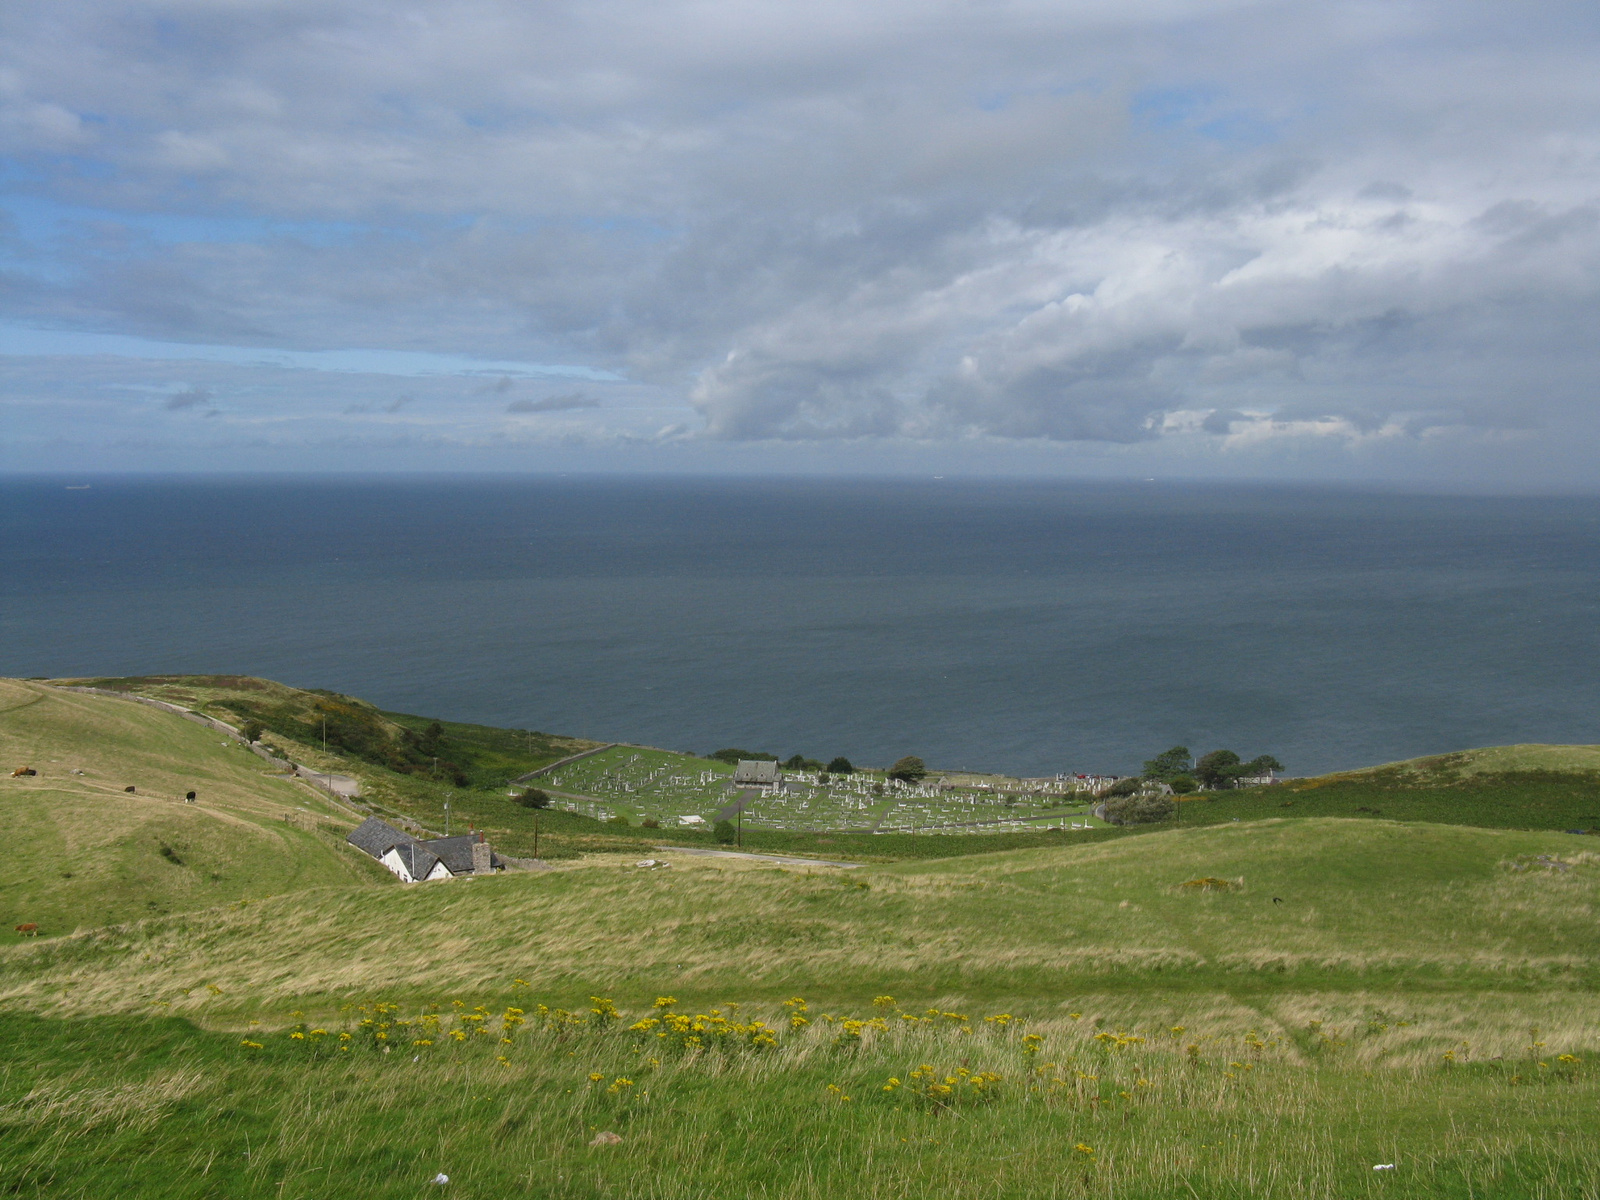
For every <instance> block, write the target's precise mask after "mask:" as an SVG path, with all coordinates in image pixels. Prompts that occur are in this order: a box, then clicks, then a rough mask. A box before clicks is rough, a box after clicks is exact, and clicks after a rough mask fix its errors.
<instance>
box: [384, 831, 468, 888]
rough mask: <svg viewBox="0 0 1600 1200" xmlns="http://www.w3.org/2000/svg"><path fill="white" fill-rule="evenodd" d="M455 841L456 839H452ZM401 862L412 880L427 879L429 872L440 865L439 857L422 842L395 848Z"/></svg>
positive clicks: (407, 843) (408, 843) (409, 843)
mask: <svg viewBox="0 0 1600 1200" xmlns="http://www.w3.org/2000/svg"><path fill="white" fill-rule="evenodd" d="M452 840H454V839H452ZM394 851H395V853H396V854H398V855H399V856H400V861H401V862H402V863H404V864H405V868H406V871H407V873H408V874H410V876H411V878H412V879H426V878H427V877H428V872H429V871H431V870H433V869H434V867H436V866H438V865H439V856H438V855H437V854H435V853H434V852H433V851H431V850H429V849H428V848H427V846H426V845H425V844H423V843H422V842H409V841H408V842H406V844H405V845H403V846H396V847H394Z"/></svg>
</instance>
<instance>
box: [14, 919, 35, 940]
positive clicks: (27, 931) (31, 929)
mask: <svg viewBox="0 0 1600 1200" xmlns="http://www.w3.org/2000/svg"><path fill="white" fill-rule="evenodd" d="M17 932H18V933H20V934H21V935H22V936H23V937H38V936H39V927H38V926H37V925H35V924H34V923H33V922H32V921H29V922H28V923H27V924H26V925H18V926H17Z"/></svg>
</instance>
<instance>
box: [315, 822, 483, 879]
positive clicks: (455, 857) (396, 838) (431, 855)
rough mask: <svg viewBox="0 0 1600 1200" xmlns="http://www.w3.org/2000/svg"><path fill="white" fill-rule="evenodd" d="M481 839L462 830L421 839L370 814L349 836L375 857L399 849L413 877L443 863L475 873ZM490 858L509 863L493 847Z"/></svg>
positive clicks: (463, 872) (460, 871)
mask: <svg viewBox="0 0 1600 1200" xmlns="http://www.w3.org/2000/svg"><path fill="white" fill-rule="evenodd" d="M477 840H478V835H477V834H475V833H460V834H457V835H456V836H455V837H448V838H433V839H432V840H430V841H418V840H417V839H416V838H414V837H412V836H411V835H410V834H409V833H406V832H405V831H404V830H401V829H396V828H395V827H394V826H393V825H390V824H389V823H388V822H386V821H380V820H379V819H378V818H377V817H368V818H367V819H366V820H365V821H363V822H361V824H359V825H357V826H356V827H355V828H354V829H352V830H351V831H350V834H349V836H348V837H346V838H345V841H347V842H349V843H350V844H351V845H352V846H355V847H356V848H357V849H360V850H365V851H366V852H367V853H368V854H370V855H372V857H373V858H382V857H383V856H384V855H385V854H387V853H389V851H391V850H397V851H399V853H400V861H401V862H403V863H404V864H405V867H406V870H407V871H408V872H409V873H410V875H411V878H413V879H426V878H427V876H428V872H429V871H431V870H433V868H434V867H435V866H437V865H438V864H439V863H441V862H442V863H444V865H445V869H446V870H448V871H449V872H450V874H452V875H470V874H472V843H473V842H475V841H477ZM489 860H490V862H491V863H493V865H494V866H495V867H504V866H505V860H504V859H502V858H501V857H500V856H499V855H498V854H496V853H495V852H494V851H493V850H490V851H489Z"/></svg>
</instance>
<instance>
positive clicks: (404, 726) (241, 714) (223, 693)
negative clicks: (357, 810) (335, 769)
mask: <svg viewBox="0 0 1600 1200" xmlns="http://www.w3.org/2000/svg"><path fill="white" fill-rule="evenodd" d="M55 682H57V683H63V684H75V685H80V686H85V687H98V688H106V689H108V690H110V691H120V692H128V693H130V694H134V695H140V696H148V697H150V698H152V699H156V700H165V701H167V702H168V703H170V704H177V705H180V706H182V707H184V708H188V709H192V710H193V711H195V712H200V713H205V714H206V715H208V716H213V717H216V718H218V719H219V720H223V721H227V722H228V723H229V724H231V725H235V726H242V725H244V724H245V723H246V722H249V721H255V722H257V723H259V724H260V725H261V726H262V728H263V729H264V730H265V731H266V735H267V736H266V740H267V741H268V742H269V743H270V742H274V741H276V742H278V743H281V744H283V745H284V746H285V747H286V748H292V749H291V755H292V756H294V757H295V761H297V762H299V761H307V760H308V758H309V757H310V755H312V754H318V753H320V752H322V751H323V749H324V747H325V748H326V750H327V751H328V752H331V753H332V754H333V755H335V756H341V757H344V758H346V759H349V760H351V761H352V762H353V763H355V764H359V765H360V766H363V767H367V768H376V769H377V770H379V771H380V772H383V773H385V774H389V775H395V776H401V777H411V778H416V779H420V780H426V781H428V782H442V783H443V784H445V785H448V786H450V787H455V788H469V789H473V788H491V789H492V788H500V787H502V786H503V784H504V783H505V781H506V780H507V779H508V778H511V777H512V776H515V775H521V774H524V773H525V772H528V771H531V770H534V769H536V768H538V767H542V766H545V765H546V764H548V763H551V762H554V761H556V760H557V759H559V758H562V757H564V756H566V755H568V754H573V753H575V752H577V751H579V750H584V749H588V748H590V747H592V746H595V745H597V744H598V743H596V742H587V741H584V740H582V739H579V738H564V737H558V736H556V735H553V734H546V733H540V732H538V731H535V730H524V729H494V728H491V727H489V726H484V725H468V724H461V723H459V722H444V721H436V720H433V719H431V718H428V717H414V716H410V715H408V714H405V713H386V712H382V711H380V710H379V709H378V708H376V707H375V706H374V705H371V704H369V703H367V702H366V701H365V700H358V699H356V698H355V697H353V696H345V695H341V694H340V693H338V692H330V691H324V690H320V689H318V690H306V689H303V688H295V687H289V686H287V685H285V684H281V683H276V682H274V681H272V680H270V679H256V678H253V677H251V676H247V675H142V676H132V677H127V678H109V679H108V678H101V679H64V680H56V681H55Z"/></svg>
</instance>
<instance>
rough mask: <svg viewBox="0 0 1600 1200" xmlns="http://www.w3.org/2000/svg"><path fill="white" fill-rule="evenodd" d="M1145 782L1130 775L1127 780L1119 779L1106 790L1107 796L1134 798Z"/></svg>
mask: <svg viewBox="0 0 1600 1200" xmlns="http://www.w3.org/2000/svg"><path fill="white" fill-rule="evenodd" d="M1143 782H1144V781H1143V780H1140V779H1135V778H1134V777H1133V776H1131V775H1130V776H1128V778H1126V779H1119V780H1117V781H1116V782H1115V783H1113V784H1112V785H1111V786H1110V787H1109V788H1107V789H1106V795H1108V796H1132V795H1134V794H1135V793H1137V792H1138V790H1139V788H1140V787H1141V785H1142V784H1143Z"/></svg>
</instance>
